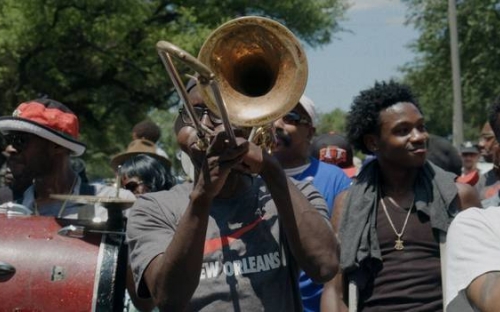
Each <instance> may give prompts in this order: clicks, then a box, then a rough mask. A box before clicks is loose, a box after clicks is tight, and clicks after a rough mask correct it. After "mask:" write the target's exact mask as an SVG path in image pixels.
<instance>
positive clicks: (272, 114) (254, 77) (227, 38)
mask: <svg viewBox="0 0 500 312" xmlns="http://www.w3.org/2000/svg"><path fill="white" fill-rule="evenodd" d="M198 60H199V61H200V62H201V63H203V64H205V65H206V66H207V67H208V68H209V69H210V70H211V71H212V73H213V77H214V79H215V81H216V82H217V84H218V87H219V89H220V93H221V94H222V95H223V98H224V102H225V103H226V109H227V114H228V117H229V120H230V121H231V124H234V125H236V126H242V127H256V126H262V125H265V124H268V123H271V122H273V121H274V120H277V119H279V118H281V117H282V116H284V115H285V114H286V113H287V112H288V111H290V110H291V109H292V108H293V107H295V105H297V103H298V101H299V99H300V96H301V95H302V94H303V93H304V90H305V87H306V83H307V75H308V67H307V59H306V54H305V52H304V50H303V48H302V46H301V44H300V42H299V41H298V40H297V39H296V38H295V36H294V35H293V33H292V32H290V31H289V30H288V29H287V28H286V27H284V26H283V25H281V24H280V23H277V22H275V21H273V20H270V19H268V18H263V17H256V16H249V17H241V18H237V19H234V20H231V21H229V22H227V23H225V24H223V25H222V26H220V27H219V28H217V29H216V30H215V31H214V32H213V33H212V34H211V35H210V36H209V37H208V38H207V40H206V41H205V43H204V44H203V46H202V48H201V50H200V52H199V54H198ZM200 90H201V92H202V94H203V97H204V99H205V104H206V105H207V106H208V107H209V108H210V109H211V110H212V111H214V112H218V109H217V105H216V101H215V99H214V97H213V94H212V92H210V90H209V89H208V88H200Z"/></svg>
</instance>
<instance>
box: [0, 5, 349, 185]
mask: <svg viewBox="0 0 500 312" xmlns="http://www.w3.org/2000/svg"><path fill="white" fill-rule="evenodd" d="M345 8H346V4H345V0H316V1H299V0H286V1H238V0H217V1H215V0H208V1H198V0H182V1H181V0H172V1H160V0H148V1H146V0H121V1H105V0H40V1H29V0H2V1H1V2H0V102H1V103H2V105H1V106H0V113H1V114H2V115H6V114H10V113H11V112H12V110H13V109H14V107H15V106H17V104H18V103H20V102H22V101H25V100H27V99H31V98H34V97H37V96H39V95H48V96H49V97H51V98H54V99H56V100H58V101H61V102H63V103H65V104H66V105H68V106H69V107H70V108H71V109H72V110H74V111H75V113H76V114H77V115H78V116H79V118H80V120H81V132H82V139H83V141H85V142H86V143H87V144H88V150H87V153H86V155H85V157H84V158H85V160H86V162H87V164H88V166H89V168H88V171H89V175H90V176H91V177H94V176H96V175H98V174H99V175H108V176H109V175H111V174H112V172H111V169H110V168H109V158H110V155H113V154H115V153H117V152H119V151H123V150H124V149H125V148H126V145H127V143H128V141H129V140H130V129H131V127H132V125H133V124H135V123H136V122H138V121H140V120H142V119H144V118H145V117H146V115H147V114H148V112H150V111H151V110H152V109H155V108H157V109H160V108H162V109H165V110H167V109H169V108H170V107H173V106H176V105H177V103H178V97H177V95H176V93H175V91H174V89H173V86H172V84H171V82H170V81H169V80H168V79H167V78H166V73H165V71H164V69H163V67H162V65H161V62H160V61H159V59H158V56H157V52H156V50H155V44H156V42H157V41H158V40H168V41H171V42H173V43H174V44H177V45H179V46H180V47H182V48H183V49H184V50H186V51H188V52H190V53H193V54H194V55H196V53H195V52H196V51H198V49H199V47H200V46H201V44H202V43H203V41H204V39H205V38H206V37H207V36H208V34H209V33H210V32H211V31H212V30H214V29H215V28H216V27H217V26H219V25H220V24H221V23H222V22H225V21H227V20H229V19H231V18H233V17H235V16H243V15H262V16H268V17H272V18H274V19H275V20H278V21H280V22H282V23H284V24H285V25H287V26H288V27H289V28H290V30H292V31H293V32H294V33H295V34H296V35H297V36H299V37H300V38H302V39H303V40H304V41H305V42H306V43H307V44H309V45H311V46H313V47H314V46H320V45H322V44H325V43H328V42H329V41H330V40H331V36H332V33H334V32H335V31H338V30H339V29H340V26H339V24H338V22H339V20H340V18H341V17H342V14H343V12H344V10H345ZM304 16H307V18H304ZM180 72H181V74H184V73H187V72H191V71H190V70H188V69H187V68H185V67H182V68H180Z"/></svg>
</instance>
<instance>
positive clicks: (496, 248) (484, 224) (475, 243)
mask: <svg viewBox="0 0 500 312" xmlns="http://www.w3.org/2000/svg"><path fill="white" fill-rule="evenodd" d="M446 258H447V270H446V271H447V273H446V274H447V276H446V288H447V290H446V307H447V308H450V306H449V305H450V304H454V307H458V305H455V304H457V302H458V301H459V299H460V297H462V298H461V299H462V300H461V303H462V304H464V300H463V299H464V293H463V290H465V289H467V287H468V286H469V285H470V283H472V281H474V279H476V278H477V277H479V276H481V275H483V274H484V273H487V272H491V271H500V207H490V208H488V209H481V208H470V209H467V210H465V211H463V212H461V213H459V214H458V215H457V216H456V217H455V219H454V220H453V222H452V223H451V225H450V228H449V230H448V236H447V243H446ZM465 303H467V304H468V302H467V301H465ZM462 306H463V305H461V307H462ZM467 308H468V310H470V309H471V307H470V305H469V307H467ZM449 311H451V310H449ZM453 311H458V309H456V308H454V309H453ZM461 311H464V310H461Z"/></svg>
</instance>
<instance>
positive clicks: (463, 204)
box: [455, 183, 482, 210]
mask: <svg viewBox="0 0 500 312" xmlns="http://www.w3.org/2000/svg"><path fill="white" fill-rule="evenodd" d="M455 185H456V186H457V188H458V198H459V209H460V210H465V209H467V208H470V207H478V208H481V207H482V205H481V200H480V199H479V194H478V192H477V190H476V188H474V187H473V186H471V185H469V184H464V183H455Z"/></svg>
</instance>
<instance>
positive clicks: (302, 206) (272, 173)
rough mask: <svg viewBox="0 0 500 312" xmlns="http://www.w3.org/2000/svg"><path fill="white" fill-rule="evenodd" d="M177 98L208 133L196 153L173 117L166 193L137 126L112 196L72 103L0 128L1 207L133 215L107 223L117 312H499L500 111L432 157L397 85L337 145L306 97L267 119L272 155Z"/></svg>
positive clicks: (358, 101) (98, 219) (26, 106)
mask: <svg viewBox="0 0 500 312" xmlns="http://www.w3.org/2000/svg"><path fill="white" fill-rule="evenodd" d="M189 99H190V101H191V104H192V105H193V107H194V110H193V111H194V112H195V116H192V117H193V118H197V121H198V122H199V123H200V124H202V125H203V126H204V127H206V128H208V129H210V130H211V131H212V132H213V136H212V137H210V138H209V141H208V146H203V145H202V144H199V139H200V138H199V135H198V133H197V130H196V129H195V127H194V126H193V124H194V121H193V120H191V119H190V118H191V116H189V115H188V114H185V113H183V110H182V109H181V110H180V113H179V115H178V117H177V119H176V121H175V126H174V129H172V130H173V131H174V133H175V135H176V137H177V142H178V145H179V148H180V149H181V150H182V152H183V153H185V155H186V156H187V157H188V158H189V161H190V168H191V169H190V170H192V173H191V174H192V175H193V177H192V180H191V179H190V180H188V181H185V182H183V183H178V182H177V181H176V179H175V178H174V175H173V173H172V170H171V161H170V158H169V156H168V155H167V154H166V153H165V152H164V151H163V150H162V149H160V148H159V147H158V145H157V144H156V143H157V142H158V140H159V137H160V134H161V131H162V130H163V131H170V129H159V128H158V126H157V125H156V124H154V123H153V122H151V121H149V120H147V121H143V122H140V123H138V124H137V125H136V126H135V127H134V128H133V129H132V131H131V133H132V140H131V142H130V144H129V145H128V147H127V150H125V151H123V152H122V153H119V154H117V155H114V156H113V157H111V158H110V166H111V167H112V168H113V170H114V172H115V174H116V179H115V180H116V183H115V185H114V186H107V185H103V184H99V183H93V182H91V181H89V180H88V178H87V176H86V172H85V163H84V162H83V161H82V160H81V158H79V157H80V156H82V154H83V153H84V152H85V149H86V145H85V144H84V143H83V142H81V141H80V139H79V132H80V130H79V123H78V117H77V116H76V115H75V114H74V113H73V112H72V111H71V110H70V109H69V108H68V107H67V106H66V105H64V104H62V103H59V102H58V101H56V100H52V99H46V98H44V99H34V100H30V101H27V102H24V103H21V104H20V105H19V106H18V107H17V109H16V110H15V112H14V114H13V115H12V116H4V117H1V118H0V131H1V135H2V139H3V141H4V143H5V148H4V149H3V153H2V158H1V160H2V161H3V162H5V165H4V169H3V176H4V180H5V182H6V186H4V187H2V188H1V189H0V200H1V202H0V204H1V206H0V207H5V208H3V209H4V210H9V208H8V206H7V205H6V203H8V202H14V203H16V204H18V205H21V206H23V207H24V208H25V210H24V212H25V213H26V214H29V215H34V216H45V217H55V218H57V219H72V220H86V221H88V222H92V223H97V224H100V223H103V222H104V223H105V222H107V221H108V220H109V219H110V218H115V217H116V212H115V211H114V210H113V211H114V212H113V213H114V215H113V216H111V213H110V211H111V210H110V207H111V205H108V204H107V203H108V202H107V201H106V200H103V201H99V200H98V199H102V198H104V199H106V198H108V199H109V198H113V199H116V200H118V199H119V200H118V201H117V202H118V203H130V206H127V207H126V208H125V209H123V210H120V212H119V214H120V216H121V217H123V218H124V220H125V223H124V228H123V231H124V232H126V239H125V240H124V245H125V247H126V249H127V257H126V267H127V270H126V271H127V273H126V275H127V278H123V280H122V279H118V280H117V281H123V283H126V285H124V288H126V290H127V291H126V295H125V294H124V296H123V302H122V303H123V304H125V300H126V299H125V298H130V300H129V301H128V303H126V305H127V307H128V310H129V311H133V310H134V309H136V310H141V311H150V310H153V309H156V310H160V311H224V310H226V311H324V312H327V311H365V312H369V311H445V310H446V311H477V310H479V311H498V309H499V307H500V296H499V295H500V261H498V259H499V258H500V245H499V244H498V242H499V239H500V230H499V229H500V226H499V225H500V209H499V208H498V207H497V206H498V205H499V204H500V200H499V198H500V196H499V185H500V173H499V172H500V171H499V169H498V168H499V166H500V148H499V147H498V141H500V102H496V103H493V104H492V105H491V107H490V112H489V116H488V121H487V123H486V124H485V125H484V127H483V129H482V132H481V134H480V136H479V142H478V144H475V143H473V142H466V143H464V144H463V146H462V147H461V149H460V151H457V150H453V149H447V150H446V151H445V152H443V151H442V150H440V151H436V150H434V149H435V147H433V146H443V145H444V144H445V143H442V142H441V141H440V138H436V137H435V136H432V135H430V134H429V133H428V132H427V128H426V125H425V114H424V112H423V111H422V108H421V106H420V105H419V103H418V100H417V98H416V97H415V96H414V95H413V93H412V91H411V90H410V88H409V87H408V86H405V85H403V84H400V83H398V82H395V81H387V82H377V83H375V85H374V86H373V87H371V88H368V89H366V90H363V91H361V92H360V93H359V95H358V96H356V97H355V98H354V101H353V103H352V105H351V108H350V111H349V112H348V115H347V126H346V131H345V133H343V134H339V133H326V134H316V128H315V125H316V122H317V116H316V110H315V105H314V102H313V101H312V100H311V99H310V98H308V97H307V96H305V95H303V96H302V97H301V98H300V100H299V101H298V103H297V104H296V105H295V107H293V108H292V109H291V110H290V111H288V112H286V114H284V115H283V116H282V117H280V118H278V119H277V120H275V121H274V123H273V129H274V132H275V136H276V144H275V145H273V146H272V152H271V153H268V152H267V151H266V150H264V149H263V148H261V147H260V146H258V145H257V144H256V143H254V142H252V141H250V140H248V139H247V134H248V132H249V131H248V129H246V128H242V127H235V129H234V133H235V136H236V142H234V144H232V143H231V140H229V138H228V134H227V132H226V131H225V130H226V129H225V128H224V124H223V122H222V120H221V118H220V117H219V116H218V114H217V112H213V111H211V110H210V109H208V108H207V107H206V105H205V103H204V98H203V97H202V96H201V94H200V91H199V89H198V87H197V86H196V85H194V86H193V85H192V82H191V87H190V88H189ZM429 141H432V142H434V143H429ZM432 144H434V145H432ZM355 151H359V152H360V153H362V154H364V155H366V158H365V159H364V161H363V163H362V165H360V166H355V162H354V161H355V158H356V157H355V154H354V152H355ZM453 153H456V155H453V156H452V154H453ZM429 154H434V155H439V156H432V157H436V158H432V157H431V156H430V155H429ZM443 155H444V156H443ZM457 158H458V160H459V161H460V167H459V168H458V169H457V167H456V161H455V159H457ZM434 159H436V160H434ZM440 160H443V162H440ZM452 162H453V164H451V163H452ZM481 163H490V164H491V166H490V169H488V168H487V166H486V167H485V166H483V167H482V166H481ZM448 165H450V166H448ZM485 168H487V169H485ZM54 194H59V195H64V196H62V197H54V196H53V195H54ZM85 196H88V197H85ZM75 198H76V199H80V201H78V200H75ZM88 198H90V199H88ZM85 199H87V200H88V202H87V203H86V204H82V203H81V200H85ZM110 203H116V202H111V201H110ZM132 203H133V204H132ZM483 207H484V208H483ZM0 212H2V210H0ZM497 256H499V258H497ZM0 260H3V259H0ZM127 300H128V299H127ZM1 306H2V302H0V307H1Z"/></svg>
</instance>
